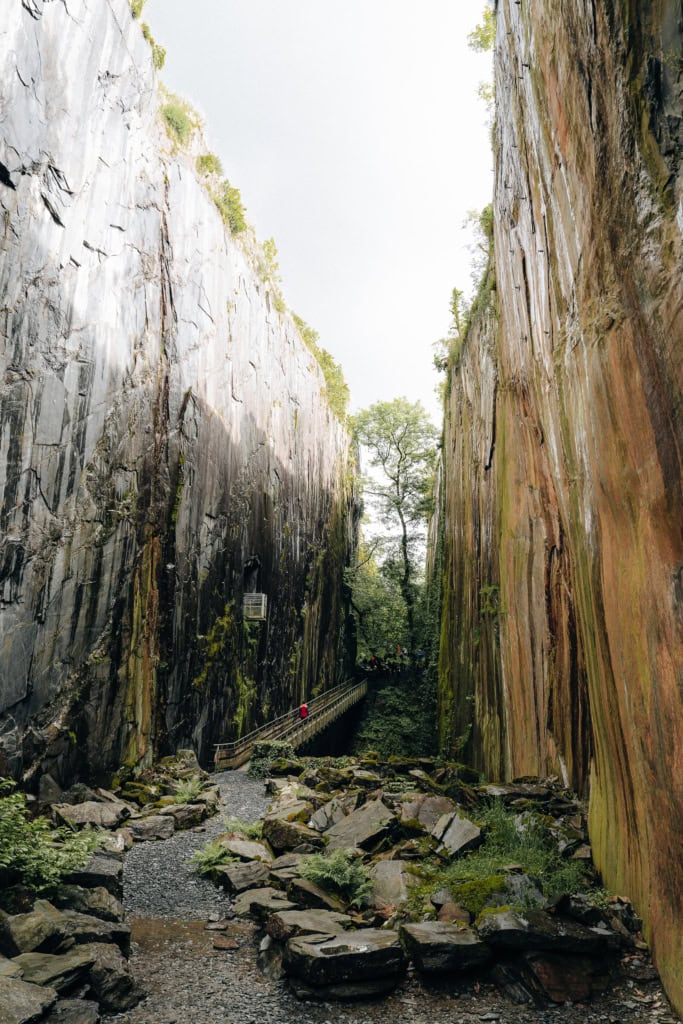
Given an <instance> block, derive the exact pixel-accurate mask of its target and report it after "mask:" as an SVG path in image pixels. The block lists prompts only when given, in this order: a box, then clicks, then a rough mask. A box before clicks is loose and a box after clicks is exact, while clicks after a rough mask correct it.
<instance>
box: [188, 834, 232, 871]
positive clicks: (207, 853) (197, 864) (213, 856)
mask: <svg viewBox="0 0 683 1024" xmlns="http://www.w3.org/2000/svg"><path fill="white" fill-rule="evenodd" d="M237 859H238V858H237V857H235V856H234V854H232V853H230V851H229V850H226V848H225V847H224V846H222V845H221V843H220V842H219V841H218V840H217V839H214V840H213V841H212V842H210V843H207V844H206V846H203V847H202V848H201V850H197V851H196V852H195V853H193V855H192V857H191V858H190V867H191V868H192V870H193V871H194V873H195V874H197V875H210V874H211V872H212V871H213V869H214V868H217V867H219V866H220V865H221V864H230V863H231V862H232V861H235V860H237Z"/></svg>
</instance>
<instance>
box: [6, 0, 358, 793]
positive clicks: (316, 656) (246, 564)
mask: <svg viewBox="0 0 683 1024" xmlns="http://www.w3.org/2000/svg"><path fill="white" fill-rule="evenodd" d="M6 6H7V8H8V9H7V10H6V11H4V13H3V18H2V25H1V26H0V162H1V163H2V168H0V170H1V171H2V174H1V175H0V211H1V215H2V238H1V240H0V712H1V714H0V751H1V753H0V770H1V771H3V772H8V771H9V772H12V773H13V774H15V775H17V776H21V775H22V774H23V775H24V778H25V781H30V780H31V779H37V778H38V776H39V774H40V773H41V772H46V771H49V772H50V773H51V774H52V775H53V776H54V777H55V778H56V780H57V781H58V782H60V783H62V784H64V783H68V782H69V781H71V780H73V778H74V777H75V776H77V775H78V774H80V775H81V776H87V777H89V778H92V777H94V776H97V775H98V774H106V773H107V772H108V771H109V770H111V769H115V768H116V767H117V766H118V765H120V764H121V763H131V764H135V763H139V762H144V761H149V760H150V759H151V758H153V757H156V756H158V755H160V754H164V753H167V752H169V751H171V750H175V749H177V748H178V747H182V746H193V747H194V748H195V750H197V751H198V753H199V756H200V758H201V759H202V761H203V762H204V763H205V764H207V763H209V761H210V757H211V744H212V743H213V742H217V741H220V740H225V739H230V738H234V737H235V736H236V735H237V734H238V733H239V732H242V733H244V732H246V731H247V730H248V728H250V727H251V726H253V725H257V724H260V723H261V722H262V721H264V720H268V719H269V718H271V717H274V716H275V715H276V714H277V713H279V712H283V711H285V710H286V709H287V708H289V707H291V706H292V705H293V704H295V703H297V702H298V700H299V699H300V698H301V697H302V696H303V695H304V694H309V693H310V692H311V689H312V688H313V687H314V686H316V687H319V688H320V689H324V688H326V687H327V686H329V685H333V684H334V683H335V682H338V681H339V678H338V676H339V671H340V664H341V655H342V634H343V627H344V616H345V612H344V601H343V595H342V589H341V583H340V581H341V570H342V568H343V566H344V564H345V562H346V559H347V556H348V552H349V550H350V546H351V545H352V544H353V542H354V530H355V527H354V522H355V499H354V495H353V483H352V480H353V473H352V464H351V463H350V460H349V455H350V453H349V442H348V437H347V434H346V432H345V430H344V428H343V427H342V426H341V424H340V423H339V421H338V420H337V419H336V418H335V417H334V416H333V415H332V413H331V412H330V410H329V408H328V405H327V402H326V400H325V397H324V380H323V377H322V374H321V372H320V370H319V368H318V365H317V363H316V362H315V360H314V358H313V356H312V355H311V353H310V352H309V351H308V349H307V348H306V347H305V345H304V343H303V342H302V340H301V339H300V337H299V335H298V333H297V331H296V329H295V327H294V325H293V323H292V321H291V319H290V317H289V316H288V315H286V314H281V313H279V312H278V311H277V310H276V308H275V306H274V297H273V294H272V292H271V289H270V287H269V286H268V285H267V284H265V283H264V282H263V281H262V280H261V278H260V276H259V274H258V273H257V271H256V270H255V264H256V262H257V255H258V254H257V252H256V249H255V246H254V244H253V242H251V243H250V242H249V240H247V242H246V243H242V242H240V241H237V240H235V239H233V238H231V236H230V233H229V232H228V231H227V230H226V228H225V226H224V224H223V221H222V219H221V217H220V216H219V214H218V211H217V210H216V208H215V206H214V203H213V201H212V200H211V198H210V196H209V195H208V194H207V192H206V191H205V189H204V188H203V187H202V184H201V182H200V181H199V180H198V177H197V175H196V174H195V171H194V160H193V158H192V157H191V156H189V155H186V154H183V153H179V152H174V149H173V146H172V145H171V144H170V142H169V140H168V138H167V136H166V133H165V132H164V130H163V129H162V127H161V124H160V119H159V114H158V108H159V96H158V93H157V88H156V81H155V73H154V70H153V67H152V61H151V51H150V48H149V46H148V45H147V43H146V42H145V40H144V38H143V36H142V33H141V31H140V24H139V22H136V21H134V20H133V19H132V17H131V12H130V7H129V4H128V2H127V0H108V2H106V3H104V2H102V3H93V2H91V0H69V2H68V3H65V2H62V0H11V3H8V4H7V5H6ZM350 465H351V469H350ZM245 590H258V591H262V592H264V593H266V594H267V595H268V598H269V614H268V620H267V622H265V623H253V624H247V623H245V622H243V618H242V610H241V602H242V594H243V592H244V591H245Z"/></svg>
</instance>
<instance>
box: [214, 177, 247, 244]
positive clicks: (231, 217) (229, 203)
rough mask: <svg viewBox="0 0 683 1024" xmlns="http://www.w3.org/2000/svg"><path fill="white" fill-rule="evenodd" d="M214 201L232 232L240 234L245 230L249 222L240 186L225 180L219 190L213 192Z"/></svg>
mask: <svg viewBox="0 0 683 1024" xmlns="http://www.w3.org/2000/svg"><path fill="white" fill-rule="evenodd" d="M213 201H214V203H215V204H216V208H217V209H218V212H219V213H220V215H221V217H222V218H223V221H224V222H225V223H226V224H227V225H228V227H229V228H230V233H231V234H233V235H239V234H240V232H242V231H244V230H245V228H246V226H247V222H246V219H245V216H244V214H245V210H244V206H243V205H242V196H241V195H240V190H239V189H238V188H235V186H234V185H231V184H230V182H229V181H227V180H226V181H224V182H223V184H222V186H221V188H220V189H219V191H217V192H214V193H213Z"/></svg>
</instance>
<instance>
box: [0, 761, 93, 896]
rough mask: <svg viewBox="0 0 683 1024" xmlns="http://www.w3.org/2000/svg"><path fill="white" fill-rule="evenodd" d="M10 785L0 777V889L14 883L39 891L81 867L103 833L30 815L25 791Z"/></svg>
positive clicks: (4, 888) (11, 783) (5, 889)
mask: <svg viewBox="0 0 683 1024" xmlns="http://www.w3.org/2000/svg"><path fill="white" fill-rule="evenodd" d="M13 789H14V783H13V782H11V781H10V780H9V779H0V892H3V893H5V894H6V892H7V890H8V889H10V888H11V887H12V886H15V885H25V886H28V887H29V888H30V889H33V890H34V891H36V892H40V891H41V890H43V889H47V888H49V887H50V886H52V885H55V884H56V883H57V882H59V881H60V880H61V879H62V878H63V877H64V875H68V874H69V872H70V871H73V870H74V869H75V868H79V867H82V866H83V865H84V864H85V863H86V861H87V860H88V858H89V856H90V854H91V853H92V852H93V850H95V849H96V848H97V847H98V846H100V845H102V841H103V840H102V836H100V835H99V834H98V833H96V832H94V831H93V830H91V829H83V830H82V831H80V832H74V831H72V830H71V829H70V828H68V827H66V826H65V827H62V828H55V827H54V826H53V825H52V823H51V822H50V821H48V820H47V818H33V819H31V818H30V816H29V812H28V809H27V807H26V797H25V795H24V794H23V793H14V792H12V790H13Z"/></svg>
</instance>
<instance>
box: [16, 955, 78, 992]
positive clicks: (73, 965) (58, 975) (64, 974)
mask: <svg viewBox="0 0 683 1024" xmlns="http://www.w3.org/2000/svg"><path fill="white" fill-rule="evenodd" d="M14 962H15V963H16V964H18V965H19V967H21V969H22V971H23V972H24V973H23V980H24V981H27V982H30V983H31V984H33V985H49V986H51V987H52V988H55V989H57V991H58V992H66V991H68V990H69V989H70V988H71V987H72V986H73V985H75V984H76V982H78V981H81V980H83V978H84V977H85V974H86V972H87V971H88V970H89V969H90V968H91V967H92V965H93V964H94V962H95V957H94V956H93V955H92V954H91V953H89V952H88V951H87V950H83V949H73V950H70V951H69V952H68V953H63V954H62V955H61V956H57V955H55V954H52V953H22V954H21V956H18V957H16V958H15V961H14Z"/></svg>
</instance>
